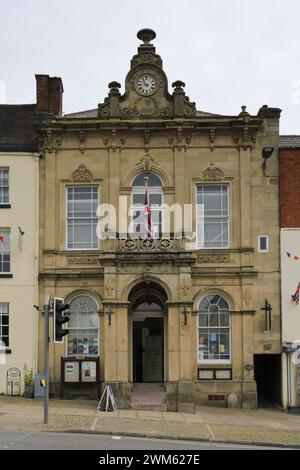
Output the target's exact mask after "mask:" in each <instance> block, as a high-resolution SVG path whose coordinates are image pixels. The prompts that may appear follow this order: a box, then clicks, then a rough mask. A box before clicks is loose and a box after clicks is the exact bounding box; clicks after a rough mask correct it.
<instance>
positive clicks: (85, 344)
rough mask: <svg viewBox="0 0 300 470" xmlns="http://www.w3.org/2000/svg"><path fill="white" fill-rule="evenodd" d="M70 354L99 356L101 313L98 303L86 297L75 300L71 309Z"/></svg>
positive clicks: (71, 304) (69, 327) (69, 326)
mask: <svg viewBox="0 0 300 470" xmlns="http://www.w3.org/2000/svg"><path fill="white" fill-rule="evenodd" d="M69 317H70V321H69V325H68V329H69V331H70V333H69V335H68V354H69V355H74V354H75V355H79V356H80V355H82V356H97V355H98V354H99V344H98V336H99V313H98V306H97V304H96V302H95V301H94V300H93V299H92V298H91V297H88V296H86V295H81V296H78V297H76V298H75V299H73V300H72V301H71V303H70V308H69Z"/></svg>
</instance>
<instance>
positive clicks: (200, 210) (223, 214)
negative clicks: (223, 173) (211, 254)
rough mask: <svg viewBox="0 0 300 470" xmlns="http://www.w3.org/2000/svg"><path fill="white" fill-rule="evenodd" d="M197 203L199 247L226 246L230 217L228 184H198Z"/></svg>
mask: <svg viewBox="0 0 300 470" xmlns="http://www.w3.org/2000/svg"><path fill="white" fill-rule="evenodd" d="M197 204H198V206H197V240H198V247H200V248H226V247H227V246H228V217H229V213H228V187H227V186H226V185H200V186H198V188H197ZM200 204H202V205H203V206H200Z"/></svg>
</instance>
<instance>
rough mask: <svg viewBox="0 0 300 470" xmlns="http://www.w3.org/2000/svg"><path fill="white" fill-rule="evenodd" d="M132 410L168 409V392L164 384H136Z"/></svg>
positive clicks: (132, 395) (131, 405) (132, 397)
mask: <svg viewBox="0 0 300 470" xmlns="http://www.w3.org/2000/svg"><path fill="white" fill-rule="evenodd" d="M130 407H131V409H132V410H149V411H167V405H166V393H165V390H164V387H163V385H162V384H152V383H149V384H134V386H133V390H132V393H131V404H130Z"/></svg>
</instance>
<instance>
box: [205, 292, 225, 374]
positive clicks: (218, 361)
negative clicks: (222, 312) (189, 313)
mask: <svg viewBox="0 0 300 470" xmlns="http://www.w3.org/2000/svg"><path fill="white" fill-rule="evenodd" d="M209 295H219V296H220V297H222V298H223V299H224V300H226V302H227V303H228V313H229V327H228V326H223V327H222V326H218V327H216V328H215V329H216V330H217V329H222V328H224V329H228V328H229V357H230V359H200V358H199V329H200V328H202V329H207V330H209V328H210V327H209V326H208V327H203V326H200V324H199V323H200V321H199V317H200V309H199V307H200V304H201V302H202V300H203V299H205V297H207V296H209ZM230 311H231V306H230V303H229V301H228V299H227V298H226V297H225V296H224V295H222V294H219V293H217V292H211V293H208V294H205V295H204V296H203V297H202V298H201V299H200V301H199V302H198V310H197V364H198V365H201V364H211V365H212V364H215V365H219V364H227V365H228V364H232V321H231V313H230Z"/></svg>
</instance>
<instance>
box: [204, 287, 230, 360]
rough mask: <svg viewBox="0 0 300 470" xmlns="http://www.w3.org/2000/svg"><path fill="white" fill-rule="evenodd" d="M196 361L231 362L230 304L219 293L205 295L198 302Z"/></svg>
mask: <svg viewBox="0 0 300 470" xmlns="http://www.w3.org/2000/svg"><path fill="white" fill-rule="evenodd" d="M198 362H201V363H205V362H217V363H219V364H220V363H224V364H226V363H230V362H231V320H230V306H229V303H228V301H227V300H226V299H225V298H224V297H222V296H221V295H219V294H211V295H207V296H206V297H204V298H203V299H202V300H201V302H200V304H199V310H198Z"/></svg>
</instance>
